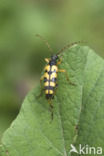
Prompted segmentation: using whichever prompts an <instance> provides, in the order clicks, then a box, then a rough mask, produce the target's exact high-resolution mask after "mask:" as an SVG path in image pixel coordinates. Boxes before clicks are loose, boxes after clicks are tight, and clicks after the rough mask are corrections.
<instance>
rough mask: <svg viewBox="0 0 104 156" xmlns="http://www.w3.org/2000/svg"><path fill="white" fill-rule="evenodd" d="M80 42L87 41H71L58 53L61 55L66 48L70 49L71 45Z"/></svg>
mask: <svg viewBox="0 0 104 156" xmlns="http://www.w3.org/2000/svg"><path fill="white" fill-rule="evenodd" d="M79 43H86V41H77V42H73V43H69V44H67V45H66V46H64V47H63V48H62V49H61V50H59V52H58V53H57V55H59V54H60V53H62V52H63V51H64V50H65V49H68V48H70V47H71V46H73V45H75V44H79Z"/></svg>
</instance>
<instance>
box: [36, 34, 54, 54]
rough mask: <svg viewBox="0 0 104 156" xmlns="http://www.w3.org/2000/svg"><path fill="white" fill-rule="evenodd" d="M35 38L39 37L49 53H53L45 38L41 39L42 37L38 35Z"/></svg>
mask: <svg viewBox="0 0 104 156" xmlns="http://www.w3.org/2000/svg"><path fill="white" fill-rule="evenodd" d="M36 37H39V38H40V39H41V40H42V41H44V43H45V44H46V45H47V47H48V49H49V51H50V52H51V53H53V50H52V48H51V46H50V44H49V43H48V41H47V40H46V39H45V38H43V37H42V36H41V35H39V34H36Z"/></svg>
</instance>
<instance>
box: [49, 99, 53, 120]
mask: <svg viewBox="0 0 104 156" xmlns="http://www.w3.org/2000/svg"><path fill="white" fill-rule="evenodd" d="M48 103H49V105H50V112H51V119H52V120H53V104H52V101H51V99H49V100H48Z"/></svg>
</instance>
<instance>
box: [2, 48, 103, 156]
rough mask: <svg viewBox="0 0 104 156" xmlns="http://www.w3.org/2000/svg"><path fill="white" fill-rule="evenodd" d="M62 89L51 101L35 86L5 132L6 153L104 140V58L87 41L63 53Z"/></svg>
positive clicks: (63, 152) (65, 154)
mask: <svg viewBox="0 0 104 156" xmlns="http://www.w3.org/2000/svg"><path fill="white" fill-rule="evenodd" d="M62 59H63V60H62V64H60V65H59V68H60V69H66V70H67V72H68V77H69V78H70V81H71V82H73V83H74V84H75V85H71V84H69V82H68V81H67V80H66V77H65V75H64V73H59V74H58V89H57V92H56V95H55V98H54V99H53V101H52V104H53V105H54V119H53V121H52V120H51V113H50V111H49V103H48V101H47V100H46V99H45V96H44V94H43V95H42V96H41V97H40V98H36V96H37V95H38V94H39V93H40V87H38V88H37V89H34V90H33V91H31V92H30V93H29V94H28V96H27V97H26V99H25V100H24V103H23V105H22V108H21V110H20V113H19V115H18V117H17V118H16V120H15V121H14V122H13V123H12V124H11V126H10V128H9V129H8V130H7V131H6V132H5V133H4V136H3V138H2V147H1V150H0V151H1V156H37V155H38V156H69V155H71V154H70V152H69V151H70V144H75V145H76V147H78V145H79V143H80V144H82V145H83V144H84V145H85V144H88V145H89V146H98V145H99V146H101V147H103V146H104V141H103V140H104V134H103V129H104V111H103V110H104V105H103V101H104V61H103V60H102V59H101V58H100V57H99V56H97V55H96V54H95V53H94V52H93V50H91V49H89V48H88V47H85V46H79V45H76V46H73V47H72V48H70V49H68V50H66V51H65V53H63V57H62Z"/></svg>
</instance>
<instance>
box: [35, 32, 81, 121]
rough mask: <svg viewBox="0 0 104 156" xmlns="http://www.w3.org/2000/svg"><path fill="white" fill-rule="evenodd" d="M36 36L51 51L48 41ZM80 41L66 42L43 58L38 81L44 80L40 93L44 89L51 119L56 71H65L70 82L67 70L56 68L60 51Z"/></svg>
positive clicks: (59, 62)
mask: <svg viewBox="0 0 104 156" xmlns="http://www.w3.org/2000/svg"><path fill="white" fill-rule="evenodd" d="M36 36H37V37H39V38H40V39H42V40H43V41H44V42H45V44H46V45H47V47H48V49H49V50H50V52H51V53H53V50H52V49H51V47H50V45H49V43H48V42H47V41H46V40H45V39H44V38H43V37H42V36H40V35H39V34H36ZM82 42H83V41H78V42H74V43H71V44H68V45H66V46H64V47H63V48H62V49H61V50H60V51H59V52H58V53H57V54H52V55H51V57H50V58H45V61H46V62H47V65H46V66H45V68H44V75H42V77H41V78H40V83H41V82H42V80H44V88H42V84H41V94H42V91H43V90H44V91H45V96H46V99H47V100H48V102H49V104H50V108H51V116H52V119H53V105H52V103H51V100H52V99H53V98H54V95H55V89H56V88H57V85H58V84H57V76H58V75H57V74H58V72H63V73H65V76H66V79H67V81H69V82H70V80H69V78H68V75H67V71H66V70H65V69H59V68H58V65H59V64H61V61H62V59H61V57H60V56H59V55H60V54H61V53H62V52H64V50H65V49H67V48H69V47H71V46H73V45H74V44H78V43H82ZM70 84H72V85H75V84H73V83H72V82H70ZM41 94H40V95H41ZM40 95H39V96H40Z"/></svg>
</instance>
